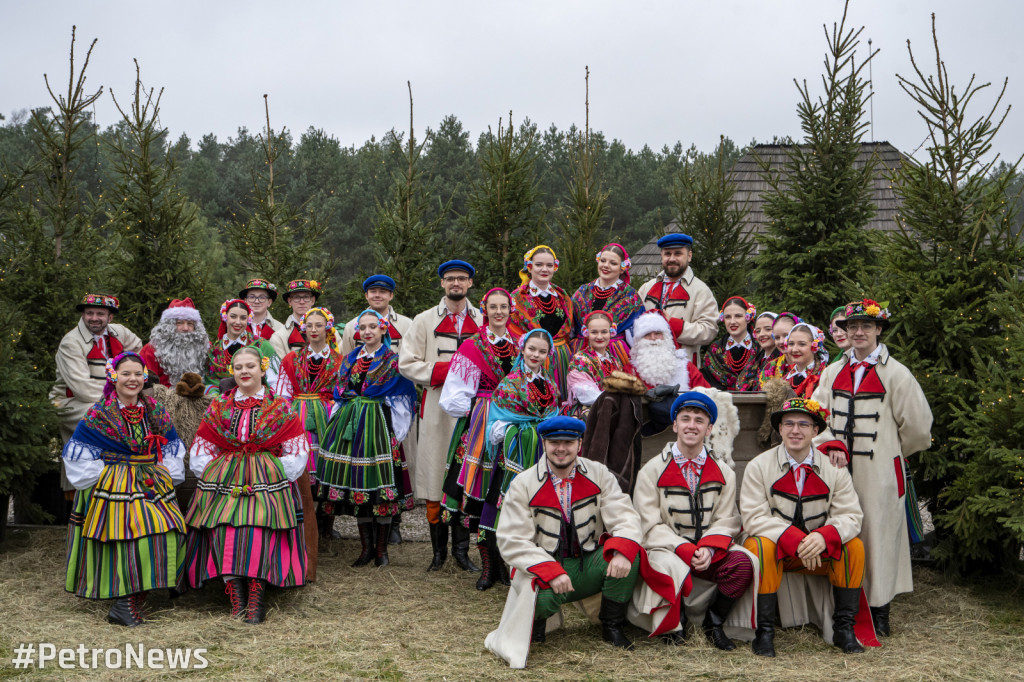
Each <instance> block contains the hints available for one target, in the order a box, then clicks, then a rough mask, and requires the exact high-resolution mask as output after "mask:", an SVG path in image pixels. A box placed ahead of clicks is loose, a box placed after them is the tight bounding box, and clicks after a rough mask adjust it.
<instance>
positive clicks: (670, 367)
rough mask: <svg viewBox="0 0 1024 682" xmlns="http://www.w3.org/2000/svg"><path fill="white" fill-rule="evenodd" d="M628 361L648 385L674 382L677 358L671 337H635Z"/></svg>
mask: <svg viewBox="0 0 1024 682" xmlns="http://www.w3.org/2000/svg"><path fill="white" fill-rule="evenodd" d="M629 361H630V363H631V364H632V365H633V369H635V370H636V374H637V376H639V377H640V379H641V380H643V382H644V383H645V384H647V385H648V386H657V385H659V384H673V383H675V381H674V378H675V376H676V364H677V363H678V362H679V359H678V358H677V357H676V347H675V344H674V343H673V342H672V340H671V339H661V340H658V339H651V338H648V337H644V338H642V339H637V340H636V342H635V343H634V344H633V348H632V349H631V350H630V351H629ZM680 388H684V387H682V386H680Z"/></svg>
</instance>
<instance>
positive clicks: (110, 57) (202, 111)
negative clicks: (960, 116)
mask: <svg viewBox="0 0 1024 682" xmlns="http://www.w3.org/2000/svg"><path fill="white" fill-rule="evenodd" d="M933 11H934V12H935V13H936V14H937V19H938V31H939V39H940V45H941V47H942V53H943V58H944V59H945V61H946V63H947V66H948V68H949V69H950V72H951V76H952V78H953V80H954V82H955V83H958V84H960V85H961V87H962V86H963V85H964V84H965V83H966V81H967V80H968V79H969V77H970V75H971V74H972V73H976V74H977V75H978V79H979V81H981V82H985V81H992V82H993V87H992V88H990V89H989V91H988V93H989V94H988V95H985V96H982V97H980V98H979V99H978V100H977V103H978V104H979V105H991V103H992V100H993V98H994V96H995V92H996V91H997V90H998V87H997V86H1001V84H1002V80H1003V78H1005V77H1009V78H1010V84H1009V88H1008V90H1007V94H1006V96H1005V97H1004V104H1012V105H1013V107H1014V109H1013V111H1011V113H1010V116H1009V118H1008V119H1007V122H1006V124H1005V125H1004V127H1003V130H1002V132H1001V133H1000V136H999V137H998V138H997V144H996V146H997V149H998V150H999V151H1000V152H1002V154H1003V157H1004V158H1010V157H1012V158H1014V159H1016V157H1017V156H1019V155H1020V154H1021V153H1022V152H1024V118H1022V116H1024V112H1022V111H1021V107H1020V105H1021V104H1022V103H1024V61H1022V52H1024V47H1022V46H1021V41H1020V38H1019V35H1020V31H1021V27H1022V26H1024V2H1019V1H1017V0H981V1H980V2H973V3H968V2H963V1H962V0H930V1H917V0H914V1H910V0H900V1H894V0H854V1H853V3H852V7H851V16H850V21H849V22H848V23H849V24H850V25H852V26H854V27H860V26H864V27H865V30H864V33H863V34H862V38H863V40H864V45H863V46H862V50H861V51H862V53H864V54H866V52H867V45H866V42H867V39H868V38H871V39H872V41H873V42H872V45H873V47H874V48H876V49H880V50H881V52H880V53H879V54H878V56H877V57H876V58H875V61H874V66H873V71H874V73H873V76H874V86H875V87H874V91H875V95H874V139H876V140H889V141H890V142H892V143H893V144H895V145H896V146H897V147H899V148H900V149H901V150H903V151H905V152H913V151H914V150H915V149H917V148H918V147H919V146H920V145H921V143H922V141H923V140H924V138H925V135H926V130H925V128H924V125H923V122H922V121H921V120H920V119H919V117H918V116H917V115H916V113H915V107H914V105H913V103H912V101H911V100H910V99H909V97H908V96H907V95H905V94H904V93H903V91H902V90H900V88H899V86H898V84H897V80H896V74H897V73H899V74H901V75H908V76H909V75H910V71H911V67H910V62H909V59H908V56H907V46H906V41H907V40H908V39H909V40H910V41H911V45H912V47H913V48H914V50H915V54H916V55H917V56H918V63H919V65H921V66H923V67H925V68H928V69H929V70H930V71H932V72H933V71H934V68H935V59H934V53H933V51H932V44H931V36H930V30H931V23H930V21H931V19H930V14H931V12H933ZM841 16H842V2H841V1H840V0H759V1H758V0H746V1H740V0H700V1H690V0H676V1H672V2H668V1H658V2H651V1H647V0H644V1H640V0H630V1H628V2H627V1H624V2H604V1H600V0H590V1H589V2H583V1H579V2H558V1H555V0H547V1H535V2H515V1H513V2H503V3H498V2H485V1H482V0H476V1H474V2H428V1H425V0H419V1H410V0H403V1H401V2H399V1H395V0H387V1H378V2H373V1H371V2H358V3H356V2H341V1H333V2H331V1H326V0H322V1H317V2H299V1H296V2H281V1H278V2H262V1H249V2H234V1H227V0H204V1H203V2H194V1H192V0H178V1H176V2H162V3H161V2H138V1H134V2H99V1H97V2H82V1H81V0H74V1H72V0H65V1H55V0H45V1H43V0H36V1H33V2H14V1H13V0H4V1H3V8H2V10H0V19H2V20H0V57H2V63H3V65H4V66H3V77H2V83H0V112H2V113H3V114H4V115H5V116H10V114H11V113H12V112H15V111H17V110H19V109H26V108H31V107H36V106H40V105H45V104H48V102H49V99H48V95H47V92H46V88H45V84H44V82H43V74H44V73H47V74H49V76H50V82H51V84H53V85H59V86H60V87H62V88H64V89H65V90H66V88H67V73H68V62H67V50H68V45H69V40H70V35H71V26H72V24H76V25H77V26H78V45H77V56H78V57H79V59H81V58H82V57H84V55H85V51H86V49H87V47H88V45H89V42H90V41H91V40H92V39H93V38H98V39H99V42H98V43H97V45H96V48H95V51H94V52H93V57H92V61H91V63H90V65H89V70H88V85H89V86H91V89H93V90H95V88H97V87H98V86H100V85H103V86H104V87H105V88H106V90H107V92H105V93H104V95H103V98H102V99H101V100H100V101H99V102H98V103H97V105H96V116H97V118H98V120H99V122H100V124H101V125H103V126H107V125H110V124H111V123H113V122H115V121H116V111H115V110H114V108H113V104H112V102H111V99H110V94H109V91H110V90H111V89H113V91H114V93H115V94H116V95H118V97H119V99H120V98H122V97H123V98H125V99H127V97H128V95H129V93H130V90H131V88H132V86H133V78H134V67H133V65H132V58H133V57H135V58H137V59H138V60H139V63H140V65H141V67H142V76H143V81H144V83H145V84H146V85H147V86H156V87H158V88H159V87H163V88H165V93H164V98H163V102H162V122H163V124H164V125H165V126H166V127H168V128H169V129H170V131H171V133H172V135H173V136H175V137H176V136H177V135H179V134H180V133H182V132H184V133H186V134H188V135H189V137H190V138H191V139H192V140H193V142H195V141H196V140H198V138H199V137H200V136H202V135H203V134H205V133H209V132H212V133H215V134H216V135H217V136H218V138H219V139H221V140H225V139H226V138H228V137H231V136H234V135H235V133H236V131H237V129H238V128H239V127H240V126H246V127H248V128H249V129H250V130H252V131H257V130H259V129H260V128H261V127H262V125H263V100H262V95H263V93H269V95H270V104H271V117H272V123H273V124H274V126H275V127H278V126H280V125H285V126H287V127H288V128H290V129H291V130H292V131H293V133H295V135H296V137H298V135H299V134H301V133H302V131H304V130H305V129H306V128H308V127H309V126H314V127H317V128H323V129H324V130H326V131H327V132H328V133H329V134H331V135H334V136H335V137H337V138H338V139H339V140H340V141H341V142H342V144H344V145H352V144H355V145H356V146H358V145H360V144H362V142H363V141H365V140H366V139H368V138H369V137H370V136H371V135H377V136H378V137H379V136H380V135H381V134H383V133H384V132H386V131H387V130H389V129H391V128H392V127H396V128H398V129H404V128H407V127H408V100H407V97H408V95H407V92H406V85H405V83H406V80H411V81H412V86H413V95H414V97H415V102H416V109H415V113H416V126H417V129H418V130H419V131H420V132H422V130H423V128H424V127H426V126H431V127H435V128H436V127H437V124H438V123H439V122H440V120H441V119H442V118H443V117H444V116H445V115H447V114H455V115H456V116H457V117H458V118H459V119H460V120H461V121H462V123H463V125H464V126H465V127H466V128H467V129H468V130H469V131H470V132H471V135H472V139H473V140H474V141H475V139H476V136H477V135H478V134H479V133H480V132H481V131H482V130H485V129H486V127H487V126H488V125H495V124H496V123H497V121H498V118H499V117H507V116H508V112H509V110H510V109H511V110H512V111H513V112H514V116H515V118H516V119H517V120H518V119H520V118H521V117H523V116H529V117H530V118H531V119H532V120H534V121H535V122H537V123H538V124H539V125H540V127H541V128H546V127H547V126H548V125H550V124H551V123H554V124H555V125H557V126H558V127H559V128H566V127H568V126H569V125H571V124H573V123H576V124H578V125H582V123H583V118H584V107H583V102H584V80H583V76H584V66H585V65H589V66H590V72H591V84H590V102H591V116H590V122H591V126H592V128H594V129H596V130H601V131H603V132H604V133H605V135H607V136H608V137H609V138H618V139H621V140H623V141H624V142H625V144H626V145H627V146H628V147H630V148H633V149H639V148H640V147H642V146H643V145H644V144H648V145H650V146H652V147H654V148H655V149H660V148H661V146H662V145H664V144H672V143H674V142H675V141H677V140H679V141H682V142H683V144H684V146H688V145H689V144H690V143H694V144H696V145H697V146H698V147H699V148H700V149H702V150H708V149H710V148H712V147H713V145H714V144H715V142H716V141H717V139H718V136H719V134H724V135H727V136H729V137H731V138H732V139H733V140H734V141H736V142H737V143H739V144H744V143H746V142H748V141H750V140H751V139H752V138H757V139H758V140H761V141H767V140H770V139H771V137H772V136H773V135H791V136H794V137H798V136H799V135H800V129H799V121H798V119H797V116H796V108H795V107H796V102H797V92H796V88H795V86H794V84H793V78H799V79H804V78H806V79H808V81H810V82H811V85H812V88H813V89H814V91H815V92H818V91H820V78H819V77H820V74H821V73H822V58H823V56H824V52H825V49H826V46H825V39H824V35H823V31H822V25H823V24H826V23H827V24H828V25H829V26H831V24H832V23H833V22H834V21H838V20H839V19H840V18H841ZM982 108H984V107H982V106H979V107H977V108H976V109H975V112H976V113H977V114H978V115H980V114H981V113H982V111H981V109H982Z"/></svg>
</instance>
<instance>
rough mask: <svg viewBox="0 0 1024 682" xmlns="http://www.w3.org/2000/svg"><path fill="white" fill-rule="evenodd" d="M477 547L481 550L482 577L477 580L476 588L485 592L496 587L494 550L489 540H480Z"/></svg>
mask: <svg viewBox="0 0 1024 682" xmlns="http://www.w3.org/2000/svg"><path fill="white" fill-rule="evenodd" d="M476 548H477V549H479V550H480V566H481V568H480V577H479V578H478V579H477V581H476V589H478V590H480V591H481V592H483V591H484V590H489V589H491V588H492V587H494V580H495V569H496V567H495V566H494V563H493V562H494V559H495V556H494V551H493V550H492V548H491V543H490V541H489V540H485V541H484V542H478V543H477V545H476Z"/></svg>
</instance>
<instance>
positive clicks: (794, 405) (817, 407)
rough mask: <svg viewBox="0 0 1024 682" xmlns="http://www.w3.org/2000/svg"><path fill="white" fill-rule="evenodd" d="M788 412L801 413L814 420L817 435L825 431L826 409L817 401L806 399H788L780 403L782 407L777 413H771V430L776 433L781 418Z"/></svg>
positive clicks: (827, 413)
mask: <svg viewBox="0 0 1024 682" xmlns="http://www.w3.org/2000/svg"><path fill="white" fill-rule="evenodd" d="M790 412H802V413H804V414H806V415H807V416H809V417H810V418H811V419H813V420H814V424H815V426H817V427H818V433H821V432H822V431H824V430H825V426H826V425H827V422H826V420H827V419H828V415H829V412H828V410H827V409H825V408H824V407H822V406H821V403H819V402H818V401H817V400H810V399H806V398H790V399H789V400H787V401H786V402H784V403H782V407H781V408H779V410H778V411H776V412H772V416H771V422H772V428H773V429H775V430H776V431H778V430H779V424H780V423H781V422H782V417H783V416H784V415H786V414H788V413H790Z"/></svg>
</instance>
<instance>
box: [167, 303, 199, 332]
mask: <svg viewBox="0 0 1024 682" xmlns="http://www.w3.org/2000/svg"><path fill="white" fill-rule="evenodd" d="M167 320H188V321H190V322H194V323H195V324H196V326H199V325H200V324H202V322H203V320H202V318H200V317H199V311H198V310H196V304H195V303H193V302H192V299H191V298H186V299H177V298H176V299H174V300H173V301H171V304H170V305H169V306H167V310H165V311H163V312H162V313H161V314H160V321H161V322H166V321H167Z"/></svg>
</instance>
